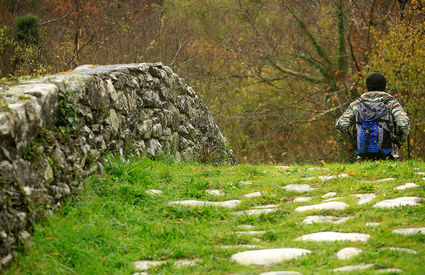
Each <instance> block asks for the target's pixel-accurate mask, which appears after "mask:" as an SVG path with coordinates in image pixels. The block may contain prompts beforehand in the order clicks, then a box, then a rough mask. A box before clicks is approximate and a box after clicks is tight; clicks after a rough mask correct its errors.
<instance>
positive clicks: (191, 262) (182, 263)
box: [174, 260, 199, 267]
mask: <svg viewBox="0 0 425 275" xmlns="http://www.w3.org/2000/svg"><path fill="white" fill-rule="evenodd" d="M198 262H199V260H177V261H175V262H174V265H175V266H178V267H180V266H194V265H196V264H197V263H198Z"/></svg>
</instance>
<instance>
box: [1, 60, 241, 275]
mask: <svg viewBox="0 0 425 275" xmlns="http://www.w3.org/2000/svg"><path fill="white" fill-rule="evenodd" d="M108 154H113V155H119V156H121V157H126V156H129V155H137V156H142V157H148V156H152V157H156V156H158V155H171V156H173V157H174V158H175V159H176V160H180V159H183V160H186V161H191V160H199V161H210V162H220V161H228V162H231V163H232V162H235V158H234V155H233V154H232V152H231V150H229V149H227V146H226V139H225V138H224V137H223V135H222V133H221V132H220V130H219V127H218V126H217V125H216V124H215V122H214V119H213V117H212V116H211V114H210V113H209V111H208V109H207V107H206V106H205V105H204V104H203V103H202V102H201V100H200V99H199V97H198V96H197V95H196V93H195V92H194V90H193V89H192V88H191V87H189V86H188V85H187V84H186V83H185V81H184V80H183V79H182V78H179V77H178V76H177V75H176V74H175V73H173V71H172V70H171V69H170V68H169V67H166V66H163V65H162V64H160V63H157V64H146V63H142V64H126V65H108V66H93V65H84V66H81V67H78V68H77V69H75V70H74V71H72V72H67V73H62V74H57V75H52V76H47V77H44V78H41V79H36V80H30V81H26V82H21V83H17V84H14V85H4V86H2V87H0V184H1V185H0V268H1V266H3V267H4V266H6V265H8V264H9V263H10V261H11V260H12V258H13V254H14V253H15V252H14V251H16V249H17V248H18V247H20V245H21V244H23V243H24V242H25V240H26V239H28V238H29V237H30V235H31V232H32V231H33V227H32V226H33V224H34V222H35V221H37V220H38V219H39V218H41V217H43V216H44V215H46V214H47V213H49V212H50V211H51V210H52V209H53V208H55V207H57V206H60V203H61V201H62V199H63V198H64V196H66V195H68V194H71V193H72V192H75V190H78V189H79V188H81V186H82V179H83V178H84V177H85V176H87V175H88V174H90V173H93V172H102V170H103V164H102V163H103V161H104V160H105V158H106V156H107V155H108Z"/></svg>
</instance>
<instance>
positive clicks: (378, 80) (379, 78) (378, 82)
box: [366, 73, 387, 92]
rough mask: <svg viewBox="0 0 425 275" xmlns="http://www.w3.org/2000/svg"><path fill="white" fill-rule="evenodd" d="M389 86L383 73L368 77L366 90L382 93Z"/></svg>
mask: <svg viewBox="0 0 425 275" xmlns="http://www.w3.org/2000/svg"><path fill="white" fill-rule="evenodd" d="M386 86H387V80H386V79H385V76H384V75H383V74H381V73H373V74H370V75H368V77H367V78H366V88H367V90H368V91H369V92H371V91H381V92H383V91H384V90H385V87H386Z"/></svg>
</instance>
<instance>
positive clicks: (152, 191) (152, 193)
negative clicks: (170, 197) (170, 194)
mask: <svg viewBox="0 0 425 275" xmlns="http://www.w3.org/2000/svg"><path fill="white" fill-rule="evenodd" d="M146 193H148V194H149V195H161V194H162V191H161V190H157V189H149V190H146Z"/></svg>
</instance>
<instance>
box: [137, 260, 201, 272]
mask: <svg viewBox="0 0 425 275" xmlns="http://www.w3.org/2000/svg"><path fill="white" fill-rule="evenodd" d="M166 262H167V261H135V262H133V267H134V269H135V270H136V271H143V270H147V269H149V268H151V267H153V266H158V265H161V264H165V263H166ZM197 262H199V260H177V261H175V262H174V265H175V266H177V267H180V266H193V265H195V264H196V263H197Z"/></svg>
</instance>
